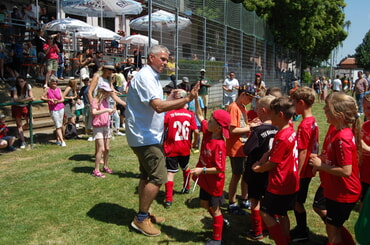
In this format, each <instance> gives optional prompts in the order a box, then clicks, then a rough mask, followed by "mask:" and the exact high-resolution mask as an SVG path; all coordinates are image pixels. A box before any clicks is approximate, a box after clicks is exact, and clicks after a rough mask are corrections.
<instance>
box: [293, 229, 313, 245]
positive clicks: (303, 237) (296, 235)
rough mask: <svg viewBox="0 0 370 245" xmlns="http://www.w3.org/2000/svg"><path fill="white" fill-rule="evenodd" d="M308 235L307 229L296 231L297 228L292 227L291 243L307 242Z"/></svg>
mask: <svg viewBox="0 0 370 245" xmlns="http://www.w3.org/2000/svg"><path fill="white" fill-rule="evenodd" d="M308 233H309V229H308V227H306V228H305V229H298V227H297V226H296V227H294V229H293V230H291V231H290V236H291V238H292V242H304V241H308V239H309V238H308Z"/></svg>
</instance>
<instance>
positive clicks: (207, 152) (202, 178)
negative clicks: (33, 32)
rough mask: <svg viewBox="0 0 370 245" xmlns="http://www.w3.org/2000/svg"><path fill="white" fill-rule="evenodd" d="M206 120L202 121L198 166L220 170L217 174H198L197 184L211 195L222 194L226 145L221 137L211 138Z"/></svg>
mask: <svg viewBox="0 0 370 245" xmlns="http://www.w3.org/2000/svg"><path fill="white" fill-rule="evenodd" d="M207 129H208V122H207V121H206V120H203V121H202V133H203V140H202V147H201V149H200V157H199V161H198V163H197V167H198V168H204V167H206V168H212V167H216V169H217V170H220V171H222V173H218V174H200V175H199V180H198V185H199V186H200V187H201V188H202V189H204V190H205V191H206V192H208V194H210V195H212V196H222V195H223V190H224V185H225V168H226V167H225V165H226V146H225V141H224V140H223V139H212V133H211V132H209V131H208V130H207Z"/></svg>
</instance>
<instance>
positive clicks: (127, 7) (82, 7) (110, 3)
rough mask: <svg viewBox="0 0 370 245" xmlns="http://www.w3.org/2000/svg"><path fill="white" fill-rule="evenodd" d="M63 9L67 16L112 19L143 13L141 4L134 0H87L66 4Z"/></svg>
mask: <svg viewBox="0 0 370 245" xmlns="http://www.w3.org/2000/svg"><path fill="white" fill-rule="evenodd" d="M62 8H63V11H64V12H66V13H67V14H74V15H79V16H86V15H87V16H95V17H110V18H113V17H115V16H116V15H127V14H132V15H137V14H140V13H141V11H143V8H142V6H141V4H140V3H138V2H136V1H133V0H90V1H86V0H85V1H82V2H81V3H78V4H65V5H63V7H62Z"/></svg>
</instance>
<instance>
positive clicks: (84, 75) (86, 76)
mask: <svg viewBox="0 0 370 245" xmlns="http://www.w3.org/2000/svg"><path fill="white" fill-rule="evenodd" d="M87 78H89V79H90V77H89V75H87V74H83V75H82V77H81V79H82V80H85V79H87Z"/></svg>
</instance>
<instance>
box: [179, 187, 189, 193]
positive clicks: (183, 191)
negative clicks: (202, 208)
mask: <svg viewBox="0 0 370 245" xmlns="http://www.w3.org/2000/svg"><path fill="white" fill-rule="evenodd" d="M189 193H190V189H186V188H184V189H182V190H181V194H189Z"/></svg>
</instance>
